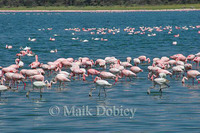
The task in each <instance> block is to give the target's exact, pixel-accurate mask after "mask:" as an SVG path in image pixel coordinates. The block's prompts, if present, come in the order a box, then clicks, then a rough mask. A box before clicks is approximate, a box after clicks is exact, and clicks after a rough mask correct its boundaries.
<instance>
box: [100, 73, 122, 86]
mask: <svg viewBox="0 0 200 133" xmlns="http://www.w3.org/2000/svg"><path fill="white" fill-rule="evenodd" d="M100 77H101V78H102V79H114V80H115V82H114V83H113V85H114V84H115V83H116V82H117V81H118V78H119V76H116V75H114V74H112V73H110V72H105V71H103V72H101V73H100Z"/></svg>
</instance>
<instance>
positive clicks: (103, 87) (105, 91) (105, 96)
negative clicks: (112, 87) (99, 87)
mask: <svg viewBox="0 0 200 133" xmlns="http://www.w3.org/2000/svg"><path fill="white" fill-rule="evenodd" d="M103 89H104V93H105V97H106V89H105V88H104V87H103Z"/></svg>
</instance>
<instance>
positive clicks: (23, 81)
mask: <svg viewBox="0 0 200 133" xmlns="http://www.w3.org/2000/svg"><path fill="white" fill-rule="evenodd" d="M22 83H23V84H24V90H25V88H26V83H25V82H24V81H23V80H22Z"/></svg>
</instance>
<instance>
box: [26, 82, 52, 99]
mask: <svg viewBox="0 0 200 133" xmlns="http://www.w3.org/2000/svg"><path fill="white" fill-rule="evenodd" d="M46 82H47V83H46ZM45 86H47V87H50V86H51V84H49V83H48V81H47V80H46V81H45V82H44V81H34V82H33V89H34V88H39V89H40V98H42V88H44V87H45ZM29 94H30V90H29V91H28V92H27V93H26V97H28V96H29Z"/></svg>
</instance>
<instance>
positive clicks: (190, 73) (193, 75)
mask: <svg viewBox="0 0 200 133" xmlns="http://www.w3.org/2000/svg"><path fill="white" fill-rule="evenodd" d="M199 75H200V72H199V71H197V70H189V71H188V72H187V77H185V76H184V77H183V79H182V83H183V84H184V83H185V80H188V79H189V78H192V79H193V84H194V79H195V78H196V79H197V76H199Z"/></svg>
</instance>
